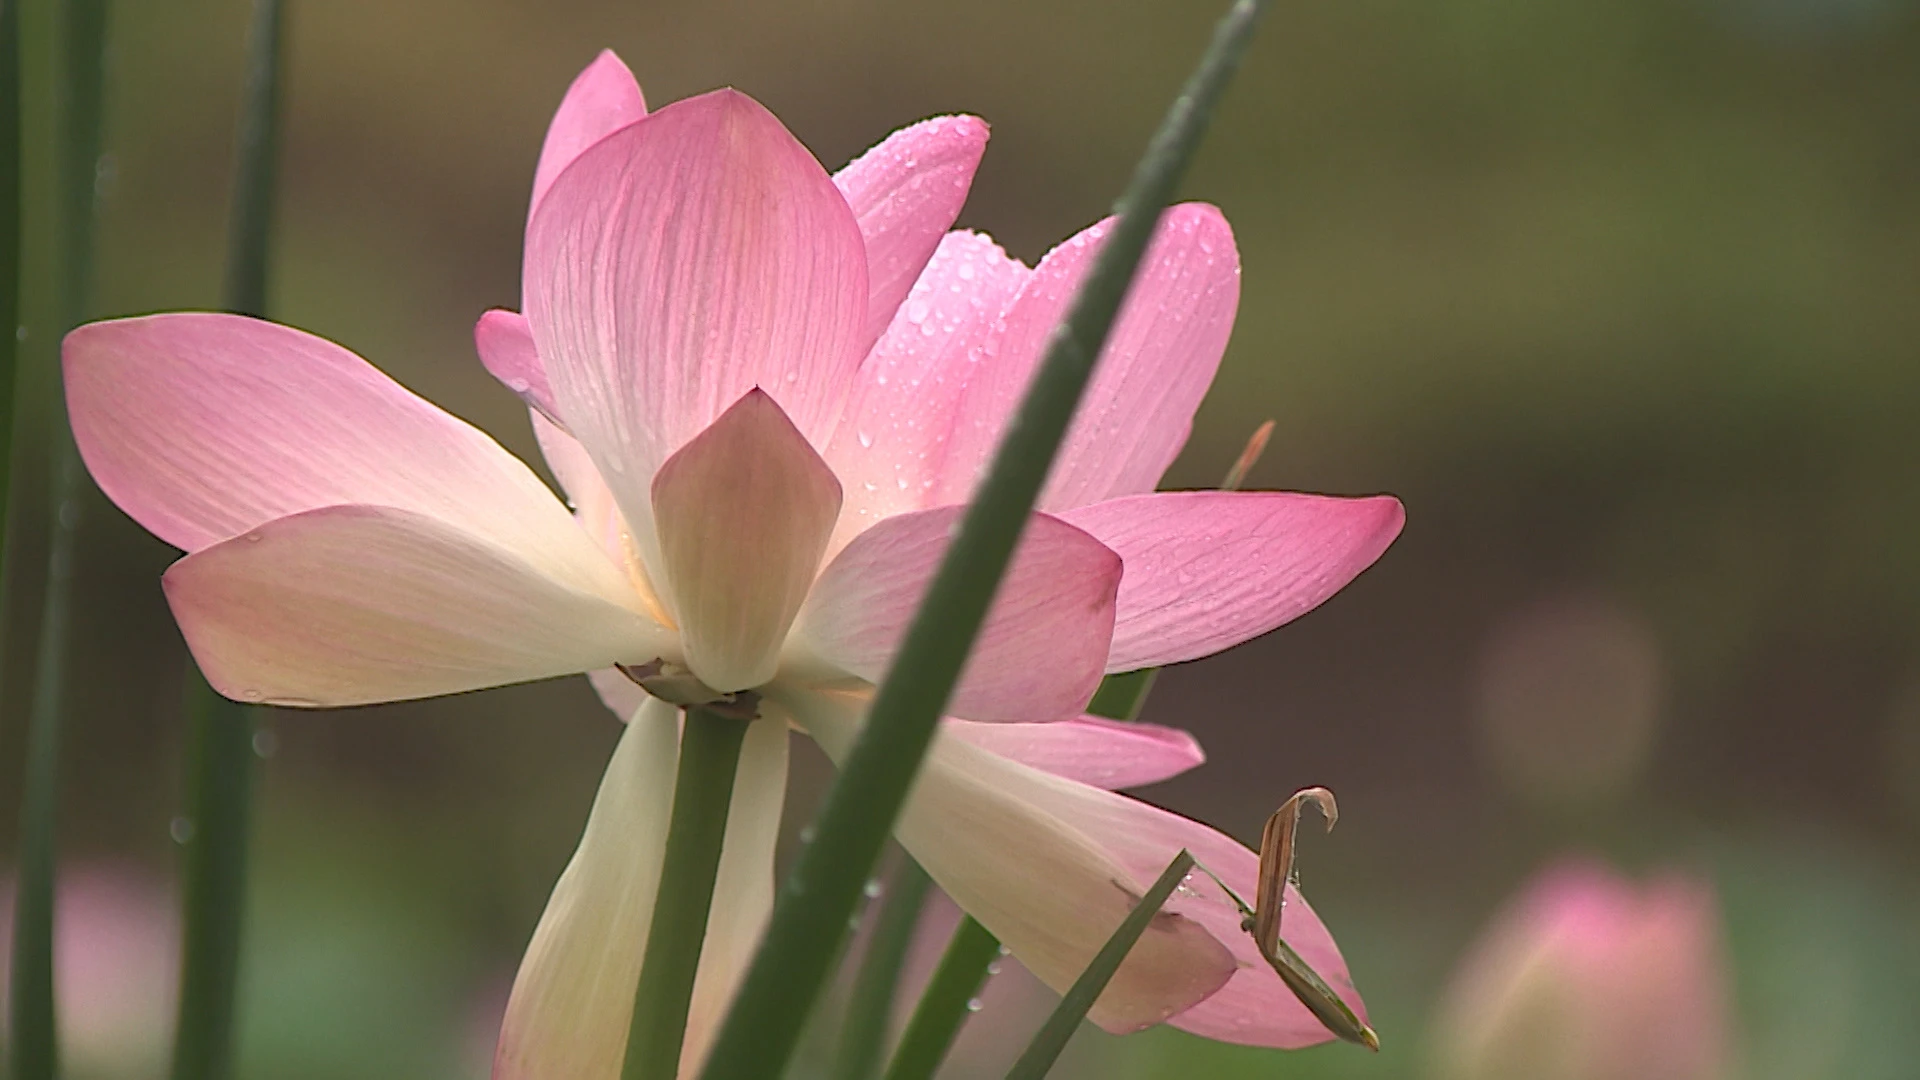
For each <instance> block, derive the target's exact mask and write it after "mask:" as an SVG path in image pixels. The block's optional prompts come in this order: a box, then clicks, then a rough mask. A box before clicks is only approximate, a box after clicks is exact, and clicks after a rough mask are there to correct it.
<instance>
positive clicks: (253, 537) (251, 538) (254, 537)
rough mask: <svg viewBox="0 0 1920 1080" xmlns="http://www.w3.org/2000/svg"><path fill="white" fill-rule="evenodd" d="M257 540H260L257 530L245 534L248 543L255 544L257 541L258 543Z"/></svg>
mask: <svg viewBox="0 0 1920 1080" xmlns="http://www.w3.org/2000/svg"><path fill="white" fill-rule="evenodd" d="M259 542H260V534H259V533H257V532H254V533H248V534H247V543H249V544H257V543H259Z"/></svg>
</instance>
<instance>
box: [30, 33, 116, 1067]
mask: <svg viewBox="0 0 1920 1080" xmlns="http://www.w3.org/2000/svg"><path fill="white" fill-rule="evenodd" d="M59 15H60V16H61V18H60V21H59V24H58V25H57V27H56V28H54V33H55V34H56V35H58V39H59V43H60V45H61V46H62V47H61V48H60V49H58V51H57V55H58V56H59V57H60V61H61V66H60V71H59V73H58V75H57V76H56V77H55V80H54V85H55V87H56V93H57V98H56V116H57V117H58V129H59V138H58V140H57V141H58V144H59V152H58V155H57V159H56V160H57V162H58V193H57V199H58V205H59V219H58V220H59V222H60V233H59V243H58V251H57V254H56V262H57V263H58V264H59V267H58V271H57V272H56V274H55V275H54V281H55V282H56V289H57V293H56V298H55V301H54V304H55V313H56V314H55V318H54V320H53V321H54V322H55V323H57V325H58V326H60V327H61V328H62V329H63V330H64V329H67V328H71V327H73V326H76V325H78V324H79V322H80V320H81V319H82V317H84V315H85V312H86V309H87V305H88V295H89V291H90V288H91V286H92V281H93V237H94V218H95V205H94V204H95V199H96V194H97V191H98V185H97V177H96V169H97V167H98V162H99V160H100V146H101V128H102V120H103V116H104V110H103V108H102V99H103V96H104V92H105V78H104V71H103V55H104V52H105V43H106V24H107V12H106V3H105V0H67V3H65V4H64V5H62V6H61V8H60V10H59ZM49 359H50V362H52V358H51V357H50V358H49ZM55 385H56V386H57V383H56V384H55ZM59 401H60V398H59V396H58V394H57V393H56V394H55V395H54V397H53V401H52V402H50V403H49V404H52V405H53V406H54V407H55V408H58V407H59ZM62 411H64V410H62ZM52 427H53V439H54V446H53V449H52V455H51V458H52V489H51V501H50V503H49V508H50V510H51V522H50V525H49V528H50V536H49V539H48V551H47V563H46V567H47V570H46V591H45V594H44V598H43V600H42V606H41V613H40V630H39V637H38V640H37V641H36V642H35V645H36V650H35V659H34V668H33V690H32V693H31V695H30V696H29V701H30V705H29V707H28V720H27V747H26V776H25V778H24V780H23V782H22V784H21V789H22V790H21V811H20V830H21V837H20V865H19V869H18V875H19V876H18V879H17V881H18V884H17V891H16V894H15V900H14V932H13V971H12V988H11V995H10V996H11V1000H12V1003H13V1024H12V1032H11V1048H12V1060H13V1078H14V1080H52V1078H53V1077H54V1076H55V1075H56V1074H57V1073H58V1071H59V1057H58V1044H57V1038H56V1032H55V1027H56V1023H55V1016H54V988H53V919H54V862H55V858H54V820H55V811H56V807H57V805H58V797H59V769H60V734H61V731H60V729H61V725H62V723H63V722H64V721H65V719H66V709H67V700H66V691H67V680H66V666H67V655H68V651H69V650H68V646H69V641H68V638H69V636H70V633H71V616H72V583H73V565H74V547H75V540H76V536H77V534H78V531H79V526H80V508H81V499H80V498H79V495H80V492H81V476H82V473H81V469H80V461H79V453H78V452H77V451H76V450H75V449H74V445H73V436H72V433H71V432H70V431H68V429H67V426H66V425H65V424H57V423H56V424H54V425H52Z"/></svg>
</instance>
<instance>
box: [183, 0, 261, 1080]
mask: <svg viewBox="0 0 1920 1080" xmlns="http://www.w3.org/2000/svg"><path fill="white" fill-rule="evenodd" d="M283 15H284V12H283V10H282V4H281V3H280V0H255V3H254V10H253V24H252V27H251V28H250V30H249V32H248V43H247V45H248V48H247V53H248V55H247V79H246V86H245V89H244V90H243V92H242V93H243V97H242V102H241V113H240V133H239V139H238V143H237V146H236V152H235V167H234V187H233V204H232V209H231V212H230V213H231V217H230V221H229V224H228V234H227V241H228V249H227V280H226V288H225V293H226V295H225V297H224V299H225V304H226V307H227V309H228V310H229V311H233V312H237V313H239V314H243V315H256V316H257V315H264V314H265V313H266V302H267V254H268V251H269V249H270V241H271V236H272V231H273V229H272V226H273V204H274V187H275V185H274V177H275V173H276V165H277V161H278V157H279V155H278V149H279V114H280V108H279V104H280V86H281V75H280V70H281V58H282V55H283V49H284V45H283V38H284V33H283V29H282V28H283V26H284V25H285V24H284V19H283ZM187 687H188V691H187V714H188V718H189V723H190V724H191V725H192V734H191V736H190V740H189V743H188V746H189V764H188V770H187V804H188V811H187V812H188V820H189V821H191V822H192V823H193V826H194V828H193V832H192V835H191V836H190V837H189V838H188V839H187V841H186V850H185V859H186V896H185V904H184V908H185V913H186V920H185V922H186V925H185V936H184V942H183V949H182V963H181V968H180V1006H179V1015H178V1020H177V1022H176V1024H175V1028H174V1043H173V1080H225V1078H226V1077H228V1076H230V1075H231V1074H232V1071H233V1029H234V1007H235V1000H236V998H237V997H238V990H239V981H240V940H241V929H242V920H243V917H244V915H245V911H246V876H247V838H248V835H249V833H250V831H251V823H250V820H249V819H250V817H251V814H250V803H251V800H252V794H253V715H252V710H250V709H248V708H247V707H245V706H242V705H239V704H237V703H235V702H231V701H228V700H227V699H225V698H223V697H221V696H220V695H218V694H216V693H214V691H213V688H212V687H210V686H208V685H207V682H206V680H205V679H204V678H202V677H201V675H200V673H199V672H198V671H197V670H193V671H189V672H188V678H187Z"/></svg>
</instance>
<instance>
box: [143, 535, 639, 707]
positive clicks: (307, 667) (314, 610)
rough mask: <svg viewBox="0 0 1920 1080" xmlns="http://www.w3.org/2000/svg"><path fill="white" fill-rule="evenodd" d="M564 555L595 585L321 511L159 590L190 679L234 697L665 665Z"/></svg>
mask: <svg viewBox="0 0 1920 1080" xmlns="http://www.w3.org/2000/svg"><path fill="white" fill-rule="evenodd" d="M575 543H576V544H577V545H578V546H579V552H578V555H577V557H576V561H577V562H580V563H582V564H583V565H584V567H585V568H587V569H589V570H591V569H592V568H594V567H596V566H597V567H598V569H599V571H600V575H599V580H598V581H597V582H593V581H591V580H589V579H590V578H591V577H592V576H593V575H590V574H582V575H580V576H579V578H577V579H576V580H573V581H568V580H563V579H559V578H555V577H552V576H549V575H547V574H546V573H544V572H543V571H542V568H541V567H539V566H536V565H533V564H530V563H528V562H526V561H525V560H523V559H521V558H519V557H517V556H516V555H515V554H514V553H513V552H511V551H508V550H505V549H503V548H501V547H499V546H497V545H495V544H493V543H490V542H489V541H488V540H487V539H486V538H484V537H478V536H475V535H473V534H471V533H464V532H461V531H459V530H458V529H455V528H453V527H452V526H450V525H448V524H446V523H445V522H443V521H440V520H438V519H435V518H430V517H426V516H424V515H421V514H415V513H412V512H410V511H406V510H394V509H390V508H387V507H378V506H334V507H326V508H323V509H319V510H311V511H308V512H306V513H303V514H298V515H295V516H292V517H286V518H280V519H278V520H276V521H271V522H268V523H266V524H264V525H262V526H260V527H259V528H257V529H254V530H252V531H250V532H247V533H244V534H242V535H240V536H237V537H235V538H233V539H232V540H228V541H225V542H223V543H220V544H215V545H214V546H212V547H209V548H204V549H202V550H200V551H198V552H195V553H194V554H192V555H189V556H187V557H186V558H184V559H182V560H180V561H179V562H177V563H174V564H173V566H172V567H171V568H170V569H168V571H167V573H166V576H165V578H164V584H165V587H166V592H167V600H168V602H169V603H171V604H172V606H173V613H174V617H175V618H176V619H178V620H179V623H180V630H181V632H182V633H183V634H185V635H186V638H187V644H188V645H189V646H190V647H191V648H192V650H193V655H194V659H195V660H197V661H198V662H199V664H200V670H202V671H204V672H205V673H206V675H207V680H208V681H209V682H211V683H212V684H213V686H214V687H215V688H216V689H218V690H219V691H220V692H221V693H223V694H225V695H227V696H228V697H231V698H235V699H237V700H242V701H265V702H271V703H274V704H280V705H298V706H336V705H361V704H367V703H371V702H380V701H404V700H408V699H411V698H422V697H434V696H437V695H440V694H455V693H459V692H461V691H464V690H478V689H481V688H484V687H489V686H502V685H505V684H508V683H516V682H525V681H528V680H532V679H545V678H551V677H553V676H557V675H569V674H573V673H576V672H581V671H587V670H590V669H593V668H598V667H605V666H607V665H609V664H612V663H616V662H620V663H635V662H644V661H645V660H647V659H649V658H651V657H654V656H661V655H671V650H672V648H673V643H672V638H671V635H669V634H668V633H667V632H666V631H665V630H663V629H662V628H661V627H660V626H659V625H657V624H656V623H654V622H653V621H652V620H651V619H649V618H647V617H646V616H645V615H643V614H641V613H639V612H638V611H636V610H634V609H633V608H631V607H628V606H625V605H626V604H629V603H631V602H632V597H631V594H629V593H627V592H626V590H625V587H624V582H622V581H621V580H620V579H619V578H618V576H617V575H615V574H614V572H613V570H612V568H611V567H610V566H608V565H607V564H606V562H605V560H604V559H602V558H601V556H600V555H599V553H598V552H596V551H594V550H592V547H591V545H589V544H588V543H587V541H586V539H585V537H583V536H581V535H579V533H578V532H577V531H576V533H575ZM583 582H585V583H586V587H583ZM595 584H597V585H598V588H594V587H592V586H593V585H595Z"/></svg>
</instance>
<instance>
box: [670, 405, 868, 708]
mask: <svg viewBox="0 0 1920 1080" xmlns="http://www.w3.org/2000/svg"><path fill="white" fill-rule="evenodd" d="M653 512H654V518H655V521H656V523H657V528H658V531H659V539H660V559H659V562H658V563H657V564H656V565H658V566H659V567H661V569H662V571H663V572H664V574H663V581H662V585H663V586H664V588H665V592H666V594H667V596H668V598H669V599H670V602H671V608H672V610H673V613H674V616H675V618H676V619H677V620H678V622H679V625H680V636H681V640H682V641H683V642H684V644H685V647H686V655H687V666H688V667H690V668H692V669H693V673H694V674H695V675H697V676H699V678H700V679H701V681H702V682H705V683H706V684H707V685H708V686H710V687H712V688H714V689H715V690H719V691H722V692H730V691H734V690H746V689H750V688H752V687H755V686H759V685H760V684H761V683H763V682H766V681H767V680H768V679H770V678H772V677H773V673H774V671H775V670H776V669H777V668H778V667H779V665H780V647H781V645H782V644H783V643H784V642H785V641H786V638H787V630H788V628H790V627H791V626H792V625H793V619H794V616H795V615H796V614H798V613H799V611H800V605H801V603H802V602H803V601H804V600H806V598H807V587H808V586H809V585H811V584H812V583H813V578H814V575H815V574H816V573H817V572H819V569H820V557H821V555H822V554H823V553H825V551H826V549H827V537H828V536H829V535H830V534H831V533H832V532H833V523H834V520H835V519H836V518H838V517H839V514H840V482H839V481H838V480H836V479H834V476H833V470H832V469H829V468H827V463H826V462H824V461H821V460H820V455H818V454H816V453H814V452H813V447H811V446H809V445H807V440H806V437H805V436H803V435H801V434H800V432H799V431H798V430H797V429H796V428H795V427H794V426H793V424H792V422H791V421H789V420H788V419H787V416H786V414H785V413H783V412H781V411H780V406H778V405H776V404H774V402H773V399H772V398H770V397H768V396H767V395H766V393H765V392H764V391H761V390H753V391H750V392H749V393H748V394H747V395H746V396H745V397H743V398H741V399H740V401H739V402H738V403H737V404H735V405H734V406H733V408H731V409H728V410H727V411H726V413H725V414H723V415H722V416H721V417H720V419H718V420H715V421H714V422H713V426H712V427H709V428H708V429H707V430H705V431H703V432H701V433H700V434H699V435H697V436H695V437H694V439H693V441H692V442H689V443H687V444H686V445H685V446H683V447H681V448H680V450H679V452H677V453H675V454H674V455H673V456H672V457H671V458H668V459H667V462H666V464H664V465H662V466H661V467H660V472H659V473H658V474H657V475H655V477H654V478H653Z"/></svg>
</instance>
